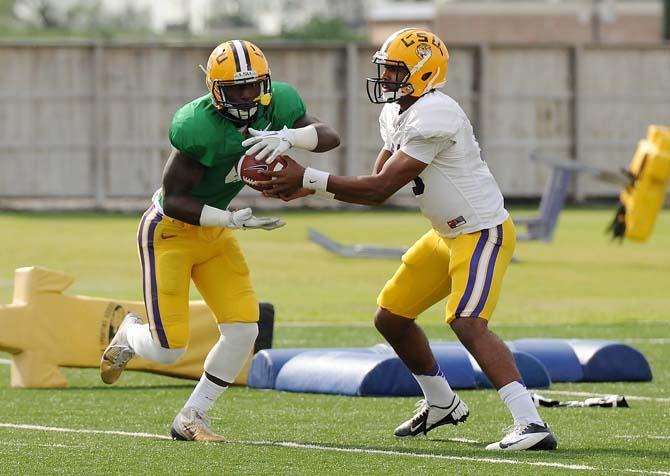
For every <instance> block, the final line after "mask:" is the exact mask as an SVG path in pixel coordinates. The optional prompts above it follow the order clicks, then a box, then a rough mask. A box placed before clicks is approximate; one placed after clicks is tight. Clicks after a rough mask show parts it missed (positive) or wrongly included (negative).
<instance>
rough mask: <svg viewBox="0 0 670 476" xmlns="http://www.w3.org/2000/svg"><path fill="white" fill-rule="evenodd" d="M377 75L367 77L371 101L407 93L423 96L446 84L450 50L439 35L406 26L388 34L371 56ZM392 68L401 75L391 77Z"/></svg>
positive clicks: (391, 100) (385, 101)
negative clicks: (390, 70)
mask: <svg viewBox="0 0 670 476" xmlns="http://www.w3.org/2000/svg"><path fill="white" fill-rule="evenodd" d="M372 62H373V63H374V64H376V65H377V77H375V78H368V79H367V92H368V97H369V98H370V101H371V102H373V103H376V104H381V103H387V102H396V101H398V100H399V99H400V98H402V97H404V96H414V97H421V96H423V95H424V94H426V93H428V92H430V91H432V90H433V89H437V88H439V87H441V86H442V85H444V83H445V82H446V79H447V71H448V69H449V52H448V51H447V47H446V46H445V45H444V43H443V42H442V40H440V39H439V38H438V37H437V35H435V34H434V33H431V32H429V31H426V30H421V29H417V28H404V29H402V30H398V31H396V32H395V33H393V34H392V35H391V36H389V37H388V38H387V39H386V41H384V44H383V45H382V47H381V48H380V49H379V50H378V51H377V52H376V53H375V54H374V56H373V57H372ZM387 69H392V70H393V71H395V72H396V73H397V74H402V73H403V72H404V77H402V78H401V77H400V76H399V75H398V76H396V77H390V76H389V74H388V73H386V70H387Z"/></svg>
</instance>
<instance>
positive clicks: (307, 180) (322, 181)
mask: <svg viewBox="0 0 670 476" xmlns="http://www.w3.org/2000/svg"><path fill="white" fill-rule="evenodd" d="M329 175H330V174H329V173H328V172H324V171H323V170H317V169H313V168H311V167H307V168H306V169H305V173H304V174H303V176H302V186H303V188H306V189H308V190H321V191H324V192H326V191H327V190H326V188H327V187H328V176H329Z"/></svg>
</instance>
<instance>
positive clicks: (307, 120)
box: [289, 113, 340, 152]
mask: <svg viewBox="0 0 670 476" xmlns="http://www.w3.org/2000/svg"><path fill="white" fill-rule="evenodd" d="M302 128H308V129H309V128H314V130H315V131H316V146H315V147H314V148H313V149H311V151H312V152H327V151H329V150H331V149H334V148H335V147H337V146H338V145H340V136H339V134H338V133H337V131H335V129H333V128H332V127H330V126H329V125H328V124H326V123H324V122H321V120H319V118H317V117H316V116H312V115H311V114H307V113H305V115H303V116H302V117H300V118H299V119H298V120H296V121H295V122H294V123H293V130H296V129H302ZM289 130H290V129H289ZM294 147H295V146H294Z"/></svg>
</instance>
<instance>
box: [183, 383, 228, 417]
mask: <svg viewBox="0 0 670 476" xmlns="http://www.w3.org/2000/svg"><path fill="white" fill-rule="evenodd" d="M227 388H228V387H227V386H226V387H222V386H221V385H217V384H215V383H214V382H212V381H211V380H210V379H208V378H207V376H206V375H205V374H204V373H203V374H202V377H200V382H198V385H196V386H195V389H194V390H193V393H192V394H191V396H190V397H189V398H188V400H187V401H186V403H185V404H184V408H186V407H195V408H197V409H198V410H200V411H203V412H207V411H209V409H210V408H212V405H214V402H216V400H217V399H218V398H219V397H220V396H221V394H222V393H223V392H225V391H226V389H227Z"/></svg>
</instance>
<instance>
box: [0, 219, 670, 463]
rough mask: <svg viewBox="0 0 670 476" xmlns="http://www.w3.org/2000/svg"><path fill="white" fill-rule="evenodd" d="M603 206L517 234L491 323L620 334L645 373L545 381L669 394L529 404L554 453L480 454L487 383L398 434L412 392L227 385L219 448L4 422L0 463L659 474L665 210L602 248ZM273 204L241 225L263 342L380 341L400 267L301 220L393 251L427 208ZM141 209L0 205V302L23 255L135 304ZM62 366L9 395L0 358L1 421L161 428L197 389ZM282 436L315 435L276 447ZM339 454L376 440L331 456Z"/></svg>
mask: <svg viewBox="0 0 670 476" xmlns="http://www.w3.org/2000/svg"><path fill="white" fill-rule="evenodd" d="M523 212H524V214H525V211H523ZM520 214H521V211H520ZM612 215H613V211H611V210H607V211H605V210H567V211H565V212H564V213H563V214H562V215H561V222H560V224H559V229H558V232H557V234H556V237H555V241H554V242H553V243H551V244H546V243H520V244H519V245H518V247H517V252H516V256H517V258H518V259H519V262H518V263H516V264H514V265H512V266H511V267H510V269H509V271H508V275H507V277H506V281H505V286H504V289H503V294H502V297H501V301H500V304H499V306H498V309H497V311H496V314H495V316H494V318H493V320H492V327H493V328H494V330H495V332H496V333H498V334H499V335H500V336H501V337H503V338H505V339H515V338H520V337H566V338H567V337H578V338H597V339H611V340H624V341H626V340H628V341H629V342H631V343H633V345H634V346H635V347H636V348H637V349H639V350H640V351H642V352H643V353H644V354H645V356H646V357H647V358H648V360H649V362H650V365H651V367H652V371H653V373H654V381H653V382H651V383H644V384H640V383H602V384H593V383H580V384H554V385H552V390H563V391H574V392H596V393H617V394H623V395H628V396H643V397H651V398H666V400H665V401H659V400H635V399H633V400H631V401H630V403H631V408H630V409H600V408H584V409H576V408H571V409H542V410H541V412H542V415H543V417H545V418H546V420H547V421H548V422H549V423H550V424H552V426H553V428H554V429H555V432H556V434H557V436H558V438H559V443H560V450H559V451H557V452H555V453H529V454H504V455H500V454H491V453H489V452H485V451H484V450H483V449H482V447H483V445H484V443H487V442H490V441H493V440H494V439H496V438H497V437H498V436H499V435H500V430H501V429H502V427H504V426H505V425H507V424H508V423H509V421H508V415H507V412H506V409H505V408H504V406H503V405H502V403H501V402H500V399H499V397H498V396H497V394H496V393H495V392H492V391H462V392H460V393H461V396H462V397H464V399H465V400H466V401H467V402H468V404H469V406H470V408H471V418H470V419H469V420H468V423H467V424H466V425H462V426H459V427H457V428H452V427H450V428H443V429H440V430H437V431H435V432H433V433H431V438H429V439H420V440H413V441H398V440H396V439H394V438H393V437H392V436H391V432H392V430H393V428H394V427H395V426H396V425H397V424H398V423H399V422H400V421H402V420H403V419H405V418H406V417H408V416H409V415H410V414H411V412H412V409H413V403H414V400H415V399H411V398H352V397H340V396H327V395H310V394H292V393H282V392H274V391H259V390H252V389H247V388H241V387H235V388H231V389H230V390H229V391H228V392H227V393H226V394H224V396H223V397H222V399H221V400H220V402H219V403H218V404H217V406H216V407H215V409H214V410H213V412H212V415H213V416H214V417H218V418H221V420H216V421H215V422H214V426H215V428H217V429H220V430H221V431H222V432H223V433H224V434H225V435H226V436H227V437H228V438H229V439H230V440H232V443H231V444H226V445H194V444H178V443H174V442H170V441H163V440H158V439H147V438H136V437H130V436H114V435H107V434H95V433H56V432H44V431H34V430H32V431H31V430H26V429H15V428H3V427H0V461H1V462H2V464H0V474H2V475H4V474H105V475H106V474H122V473H126V474H127V473H137V474H152V475H153V474H165V473H168V472H170V473H172V474H221V473H224V472H226V473H233V474H239V473H241V474H291V475H294V474H347V473H348V474H366V475H367V474H385V475H388V474H394V475H395V474H413V475H415V474H472V475H479V474H523V475H525V474H528V475H531V474H532V475H535V474H538V473H539V474H577V473H579V474H582V473H584V472H586V474H625V473H629V474H631V471H626V470H635V471H639V472H640V473H639V474H667V472H670V451H669V450H668V448H669V447H670V432H669V431H668V429H667V424H664V423H663V422H667V421H668V418H669V417H670V401H668V400H667V397H668V395H670V366H669V365H668V362H669V361H670V345H669V344H667V343H665V344H663V343H662V342H665V341H658V340H654V339H658V338H666V339H667V338H669V337H670V320H669V318H668V309H670V292H669V291H668V285H669V284H670V278H669V277H668V271H669V270H670V212H668V211H665V212H664V213H663V214H662V215H661V217H660V218H659V221H658V223H657V225H656V229H655V231H654V234H653V236H652V237H651V239H650V240H649V241H648V242H647V243H644V244H637V243H624V244H622V245H619V244H616V243H612V242H610V241H609V239H608V238H607V237H606V236H605V235H604V233H603V230H604V228H605V226H606V224H607V223H608V221H609V220H610V218H611V217H612ZM284 216H285V218H286V219H287V221H288V223H289V224H288V226H287V227H285V228H284V229H281V230H277V231H274V232H271V233H266V232H245V233H239V234H238V236H239V238H240V241H241V242H242V246H243V248H244V250H245V252H246V254H247V257H248V260H249V262H250V265H251V267H252V273H253V280H254V284H255V286H256V289H257V293H258V296H259V297H260V298H261V299H263V300H267V301H270V302H273V303H274V304H275V306H276V309H277V328H276V331H275V347H327V346H338V347H340V346H369V345H373V344H376V343H378V342H381V337H380V336H379V335H378V334H377V333H376V331H375V330H374V329H373V327H372V325H371V316H372V313H373V311H374V308H375V297H376V294H377V292H378V291H379V289H380V288H381V287H382V286H383V284H384V282H385V281H386V279H388V277H390V275H391V274H392V273H393V271H394V270H395V268H396V265H397V263H396V262H394V261H393V260H351V259H343V258H337V257H334V256H332V255H330V254H328V253H327V252H326V251H324V250H321V249H320V248H318V247H317V246H315V245H313V244H311V243H310V242H309V241H307V239H306V229H307V227H309V226H312V227H315V228H317V229H319V230H320V231H322V232H324V233H326V234H328V235H329V236H331V237H332V238H334V239H336V240H338V241H342V242H345V243H355V242H365V243H376V244H386V245H394V246H398V245H409V244H411V243H412V242H413V240H415V239H416V238H417V237H418V236H420V235H421V234H422V233H423V232H424V231H425V230H426V229H427V224H426V222H425V220H424V219H422V218H421V217H420V216H419V215H418V213H414V212H387V211H385V212H377V213H369V212H368V213H365V212H363V213H358V212H337V213H316V212H292V213H286V214H284ZM137 218H138V217H129V216H118V215H94V214H79V215H60V214H27V213H26V214H23V213H3V214H0V227H2V230H3V239H2V245H3V246H2V247H1V248H0V303H8V302H10V300H11V294H12V288H13V270H14V269H15V268H17V267H20V266H30V265H42V266H47V267H50V268H53V269H58V270H62V271H65V272H67V273H70V274H72V275H74V276H75V277H76V278H77V279H76V281H75V283H74V285H73V286H72V288H71V289H70V290H69V291H68V292H70V293H73V294H84V295H90V296H102V297H114V298H117V299H137V300H139V299H141V282H140V279H139V264H138V259H137V255H136V253H137V252H136V249H135V230H136V227H137ZM197 297H198V296H197V294H196V291H195V290H193V298H197ZM443 312H444V311H443V304H440V305H437V306H434V307H433V308H431V309H430V310H429V311H427V312H426V313H425V315H424V316H422V317H421V320H420V322H421V323H422V324H423V325H424V326H425V328H426V331H427V333H428V335H429V337H430V338H431V339H435V340H447V339H449V340H450V339H453V334H452V333H451V331H450V330H449V329H448V328H447V327H446V326H445V325H444V324H443V323H442V320H443ZM0 357H8V356H7V354H0ZM64 373H65V374H66V376H67V379H68V382H69V385H70V386H69V388H67V389H64V390H31V389H11V388H10V387H9V367H8V366H6V365H0V402H2V405H0V424H2V423H16V424H32V425H44V426H51V427H63V428H77V429H96V430H120V431H128V432H146V433H153V434H160V435H164V434H166V432H167V429H168V427H169V424H170V422H171V420H172V418H173V416H174V414H175V412H176V411H178V409H179V408H180V407H181V405H182V404H183V402H184V400H185V399H186V398H187V397H188V395H189V393H190V391H191V390H192V387H193V384H194V382H192V381H185V380H177V379H172V378H168V377H160V376H154V375H149V374H143V373H137V372H127V374H124V376H123V378H122V380H121V381H120V382H119V384H118V385H115V386H113V387H107V386H104V385H103V384H102V383H100V381H99V376H98V372H97V370H95V369H65V371H64ZM548 395H549V393H548ZM559 398H561V399H571V398H584V397H569V396H565V395H561V396H560V397H559ZM433 435H434V436H433ZM624 436H628V437H630V436H638V437H639V438H634V439H630V438H622V437H624ZM651 437H657V438H651ZM658 437H664V438H658ZM454 438H463V439H468V440H476V441H477V442H478V443H464V442H458V441H454V440H453V439H454ZM262 442H265V443H262ZM281 442H293V443H300V444H311V445H317V446H318V447H317V448H305V447H282V446H277V445H278V444H281ZM324 447H327V448H331V449H330V450H328V449H327V448H324ZM342 448H345V449H367V450H373V452H368V453H360V452H359V453H352V452H341V451H335V449H342ZM384 452H397V453H407V454H405V455H402V454H396V453H384ZM417 454H420V455H426V456H424V457H420V456H416V455H417ZM439 457H443V459H438V458H439ZM444 458H451V459H444ZM502 460H507V461H508V462H504V461H502ZM501 461H502V462H501ZM515 462H517V463H524V464H515ZM525 463H551V464H553V463H557V464H560V465H586V466H589V467H590V468H593V469H592V470H588V471H586V470H585V469H581V470H580V469H574V468H573V469H570V468H565V467H550V466H533V465H529V464H525ZM663 471H664V472H666V473H659V472H663Z"/></svg>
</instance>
